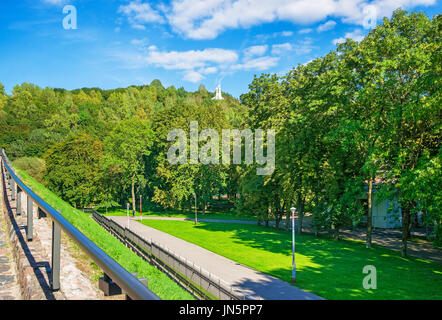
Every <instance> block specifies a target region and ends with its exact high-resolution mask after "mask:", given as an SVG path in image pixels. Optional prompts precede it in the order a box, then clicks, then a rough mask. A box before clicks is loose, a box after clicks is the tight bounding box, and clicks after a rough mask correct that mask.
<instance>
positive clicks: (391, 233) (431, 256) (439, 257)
mask: <svg viewBox="0 0 442 320" xmlns="http://www.w3.org/2000/svg"><path fill="white" fill-rule="evenodd" d="M133 219H135V220H140V217H135V218H133ZM143 220H171V221H194V219H191V218H171V217H143ZM295 220H296V221H297V219H295ZM198 221H201V222H218V223H240V224H255V225H256V224H257V222H256V221H250V220H222V219H198ZM274 223H275V222H274V221H269V225H270V226H273V225H274ZM284 224H285V220H284V221H281V226H283V225H284ZM303 226H305V227H303V231H304V232H306V233H312V234H313V233H314V232H313V230H312V229H311V228H310V227H309V219H308V217H305V218H304V221H303ZM340 235H341V237H344V238H348V239H352V240H362V241H365V237H366V234H365V230H364V229H359V228H358V229H354V230H350V229H342V230H340ZM412 236H423V233H422V232H420V231H414V232H413V231H412ZM372 241H373V243H374V244H376V245H379V246H382V247H385V248H388V249H391V250H395V251H400V250H401V247H402V231H401V230H396V229H391V230H380V229H375V230H373V235H372ZM407 252H408V255H410V256H413V257H416V258H420V259H425V260H428V261H432V262H436V263H440V264H442V249H440V248H436V247H434V246H433V245H432V244H431V243H430V242H428V243H416V242H413V241H408V248H407Z"/></svg>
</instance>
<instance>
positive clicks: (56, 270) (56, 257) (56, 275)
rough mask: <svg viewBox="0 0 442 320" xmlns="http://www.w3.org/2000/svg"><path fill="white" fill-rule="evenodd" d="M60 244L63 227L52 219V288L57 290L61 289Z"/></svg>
mask: <svg viewBox="0 0 442 320" xmlns="http://www.w3.org/2000/svg"><path fill="white" fill-rule="evenodd" d="M60 246H61V229H60V226H59V225H58V224H57V223H56V222H55V221H52V259H51V278H52V279H51V280H52V281H51V289H52V291H57V290H59V289H60Z"/></svg>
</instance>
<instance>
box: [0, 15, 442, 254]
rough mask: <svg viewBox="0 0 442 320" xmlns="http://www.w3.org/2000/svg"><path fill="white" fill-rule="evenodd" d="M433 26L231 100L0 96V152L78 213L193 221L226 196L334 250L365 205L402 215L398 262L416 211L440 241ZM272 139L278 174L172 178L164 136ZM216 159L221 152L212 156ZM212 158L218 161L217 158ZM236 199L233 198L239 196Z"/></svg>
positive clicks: (122, 93) (186, 169)
mask: <svg viewBox="0 0 442 320" xmlns="http://www.w3.org/2000/svg"><path fill="white" fill-rule="evenodd" d="M441 43H442V41H441V16H440V15H438V16H435V17H433V18H432V19H430V18H428V17H427V16H425V15H424V14H422V13H411V14H408V13H407V12H405V11H401V10H398V11H396V12H395V13H394V14H393V17H392V18H391V19H384V21H383V23H382V24H381V25H379V26H377V27H376V28H375V29H373V30H371V31H370V33H369V34H368V35H367V37H366V38H365V39H364V40H362V41H361V42H355V41H352V40H347V41H346V42H345V43H343V44H340V45H339V46H338V47H337V48H336V50H333V51H332V52H330V53H329V54H327V55H326V56H324V57H322V58H318V59H315V60H313V61H311V62H310V63H308V64H306V65H299V66H297V67H295V68H293V69H292V70H291V71H290V72H288V73H287V74H286V75H285V76H277V75H275V74H262V75H260V76H259V77H257V76H255V78H254V80H253V82H252V83H251V84H250V85H249V92H247V93H246V94H243V95H241V97H240V100H239V101H238V100H237V99H235V98H233V97H231V96H229V95H228V94H225V93H224V97H225V100H212V99H211V98H212V97H213V94H212V93H209V92H208V91H207V90H206V88H205V87H204V86H202V85H201V86H200V87H199V89H198V91H196V92H186V91H185V90H184V89H182V88H180V89H176V88H175V87H173V86H171V87H169V88H164V87H163V85H162V84H161V82H160V81H159V80H154V81H153V82H152V83H151V84H150V85H145V86H131V87H128V88H125V89H115V90H101V89H99V88H88V89H86V88H83V89H79V90H73V91H68V90H64V89H51V88H45V89H42V88H39V87H37V86H35V85H32V84H27V83H23V84H22V85H17V86H15V87H14V89H13V91H12V94H11V95H7V94H5V92H4V89H3V86H2V85H1V84H0V124H1V125H0V144H1V147H3V148H5V150H6V152H7V154H8V155H9V157H10V159H11V160H14V164H15V165H16V166H18V167H20V168H25V169H26V170H28V171H29V172H30V173H31V174H33V175H34V176H35V177H37V178H38V179H39V180H41V181H42V182H43V183H44V184H45V185H46V186H47V187H48V188H50V189H51V190H52V191H54V192H55V193H57V194H58V195H60V196H61V197H62V198H63V199H65V200H66V201H68V202H70V203H71V204H73V205H75V206H76V207H85V206H91V205H100V206H104V207H111V206H121V205H124V204H125V203H126V202H129V201H132V207H133V208H135V198H136V195H139V194H142V195H143V197H144V198H146V197H147V198H148V199H150V200H151V201H153V202H155V203H157V204H158V205H160V206H162V207H163V208H171V207H173V208H187V207H189V205H191V203H192V201H193V193H196V194H197V199H198V201H199V202H200V204H199V205H200V206H201V208H202V210H205V209H206V208H207V205H208V203H209V202H210V200H211V199H212V196H213V195H217V194H220V193H222V194H228V195H231V196H232V197H231V198H234V199H235V206H236V210H237V211H239V212H246V213H247V214H252V215H254V216H256V217H257V219H259V220H262V221H268V220H273V219H274V220H276V223H277V226H278V225H279V224H280V221H281V220H282V219H283V217H284V216H286V218H287V219H288V217H289V215H288V214H287V215H286V213H287V211H288V209H289V208H290V207H291V206H293V205H295V206H296V207H297V208H298V217H299V223H298V232H302V218H303V215H304V213H306V212H308V213H311V214H312V217H313V223H314V227H315V229H316V230H317V232H319V231H321V230H329V231H331V232H332V233H333V235H334V237H335V238H338V237H339V229H340V228H342V227H343V226H348V225H352V224H353V225H355V224H358V223H359V222H361V221H362V220H363V219H364V217H367V247H370V246H371V230H372V226H371V214H372V208H373V205H374V203H375V202H376V201H380V200H381V199H397V201H398V202H399V203H400V204H401V210H402V215H403V216H402V222H403V251H402V254H403V255H404V256H405V255H406V250H407V247H406V245H407V238H408V237H409V230H410V228H411V226H412V225H413V223H414V221H415V217H416V215H417V213H418V212H421V213H422V214H423V223H424V224H425V225H427V226H429V227H431V228H434V235H435V240H436V241H439V242H441V239H442V213H441V209H442V170H441V166H442V149H441V145H440V142H441V119H442V109H441V100H440V99H441V80H442V70H441V68H442V51H441ZM192 120H196V121H198V123H199V128H200V130H201V129H205V128H213V129H216V130H217V131H218V132H220V133H221V130H222V129H231V128H237V129H243V128H252V129H253V128H259V129H274V130H275V131H276V168H275V171H274V172H273V174H272V175H268V176H260V175H256V165H245V164H243V165H223V164H219V165H213V164H210V165H202V164H196V165H195V164H181V165H171V164H170V163H169V162H168V161H167V151H168V148H169V146H170V145H171V143H173V142H169V141H167V134H168V132H169V131H170V130H171V129H175V128H181V129H184V130H185V131H186V132H188V131H189V123H190V121H192ZM220 149H221V148H220ZM220 156H221V155H220ZM238 194H239V195H240V196H239V197H236V195H238Z"/></svg>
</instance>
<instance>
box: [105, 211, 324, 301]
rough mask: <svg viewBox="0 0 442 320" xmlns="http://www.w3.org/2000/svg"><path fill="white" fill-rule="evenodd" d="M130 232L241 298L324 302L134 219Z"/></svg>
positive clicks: (122, 220) (120, 220) (121, 218)
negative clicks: (202, 271)
mask: <svg viewBox="0 0 442 320" xmlns="http://www.w3.org/2000/svg"><path fill="white" fill-rule="evenodd" d="M109 218H110V219H112V220H114V221H115V222H117V223H119V224H120V225H121V226H124V227H127V218H126V217H124V216H119V217H117V216H110V217H109ZM171 219H184V218H171ZM207 220H209V219H207ZM199 221H202V220H199ZM211 221H212V220H211ZM212 222H213V221H212ZM236 223H238V222H236ZM129 229H130V230H132V231H133V232H135V233H137V234H138V235H140V236H141V237H143V238H144V239H146V240H151V241H154V242H155V243H158V244H160V245H162V246H165V247H167V248H168V249H169V250H171V251H174V252H176V253H177V254H179V255H180V256H182V257H184V258H186V259H187V260H189V261H192V262H193V263H195V265H198V266H199V267H201V268H203V269H205V270H207V271H209V272H210V273H212V274H213V275H216V276H217V277H219V278H220V279H222V280H224V281H225V282H227V283H228V284H229V285H230V286H232V288H233V290H234V291H236V292H237V293H238V294H239V295H241V294H244V293H245V294H247V295H249V296H250V298H253V299H264V300H318V299H322V298H321V297H319V296H317V295H315V294H313V293H310V292H306V291H304V290H301V289H299V288H297V287H295V286H292V285H290V284H289V283H287V282H285V281H282V280H280V279H277V278H275V277H272V276H270V275H267V274H265V273H262V272H259V271H256V270H254V269H251V268H249V267H246V266H244V265H241V264H239V263H237V262H235V261H232V260H230V259H227V258H225V257H223V256H220V255H218V254H216V253H213V252H211V251H209V250H206V249H204V248H201V247H199V246H197V245H195V244H193V243H190V242H187V241H184V240H182V239H179V238H177V237H174V236H172V235H170V234H167V233H165V232H162V231H159V230H156V229H154V228H151V227H148V226H146V225H144V224H141V223H138V222H136V221H134V220H132V219H131V221H130V222H129Z"/></svg>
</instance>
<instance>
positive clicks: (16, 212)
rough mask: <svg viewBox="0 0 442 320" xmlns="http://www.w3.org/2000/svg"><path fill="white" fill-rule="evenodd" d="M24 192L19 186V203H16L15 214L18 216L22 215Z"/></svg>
mask: <svg viewBox="0 0 442 320" xmlns="http://www.w3.org/2000/svg"><path fill="white" fill-rule="evenodd" d="M22 193H23V192H22V190H21V189H20V187H19V186H18V185H17V202H16V208H17V209H16V211H15V214H16V215H17V216H19V215H21V194H22Z"/></svg>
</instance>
